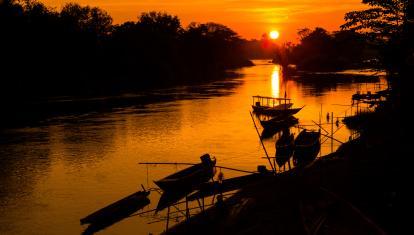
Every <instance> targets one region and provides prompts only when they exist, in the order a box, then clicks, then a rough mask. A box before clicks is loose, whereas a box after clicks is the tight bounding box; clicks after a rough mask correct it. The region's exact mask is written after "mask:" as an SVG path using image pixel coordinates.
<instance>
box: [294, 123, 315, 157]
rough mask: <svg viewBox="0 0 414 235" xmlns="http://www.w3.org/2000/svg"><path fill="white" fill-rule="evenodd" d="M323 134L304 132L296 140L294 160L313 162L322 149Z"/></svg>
mask: <svg viewBox="0 0 414 235" xmlns="http://www.w3.org/2000/svg"><path fill="white" fill-rule="evenodd" d="M320 136H321V132H320V130H319V131H309V130H306V129H304V130H302V131H301V132H300V133H299V135H298V136H297V137H296V139H295V152H294V155H293V156H294V158H295V159H296V160H297V161H298V162H301V161H312V160H313V159H315V158H316V156H317V155H318V153H319V150H320V148H321V142H320Z"/></svg>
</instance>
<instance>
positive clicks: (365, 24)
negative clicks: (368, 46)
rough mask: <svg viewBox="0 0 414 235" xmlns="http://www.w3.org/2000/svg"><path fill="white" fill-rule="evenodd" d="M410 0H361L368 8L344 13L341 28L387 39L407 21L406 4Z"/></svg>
mask: <svg viewBox="0 0 414 235" xmlns="http://www.w3.org/2000/svg"><path fill="white" fill-rule="evenodd" d="M409 1H410V0H363V1H362V2H363V3H364V4H367V5H369V6H370V8H369V9H366V10H361V11H352V12H349V13H346V14H345V20H346V23H345V24H343V25H342V26H341V28H342V29H350V30H354V31H363V32H365V33H366V34H368V35H369V36H371V37H373V38H380V39H387V38H389V37H390V36H391V35H392V34H395V33H400V32H401V30H402V25H404V24H405V23H406V22H407V6H408V3H409Z"/></svg>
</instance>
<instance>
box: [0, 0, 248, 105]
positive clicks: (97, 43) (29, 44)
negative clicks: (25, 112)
mask: <svg viewBox="0 0 414 235" xmlns="http://www.w3.org/2000/svg"><path fill="white" fill-rule="evenodd" d="M0 34H1V35H2V36H1V37H0V46H1V48H2V56H1V57H0V63H1V65H2V75H3V76H2V77H3V79H2V80H1V81H0V93H1V95H2V96H13V97H18V98H21V99H25V97H32V96H49V95H75V94H82V95H85V94H91V93H97V92H99V93H108V92H114V91H115V92H120V91H123V90H141V89H147V88H149V87H155V86H158V87H159V86H169V85H175V84H181V83H189V82H200V81H205V80H206V79H212V78H214V77H217V76H222V75H223V74H224V73H225V70H226V69H228V68H233V67H240V66H244V65H247V64H248V63H247V59H246V57H244V56H243V53H242V51H241V48H240V43H241V41H242V40H241V39H240V38H239V36H238V35H237V33H235V32H234V31H232V30H231V29H229V28H228V27H226V26H224V25H220V24H216V23H206V24H196V23H192V24H190V25H189V26H188V27H186V28H183V27H182V26H181V22H180V20H179V19H178V17H177V16H173V15H169V14H167V13H161V12H146V13H142V14H141V15H139V16H138V20H137V21H130V22H125V23H123V24H120V25H113V24H112V18H111V16H110V15H109V14H108V13H107V12H105V11H104V10H102V9H99V8H96V7H90V6H81V5H79V4H77V3H68V4H66V5H64V7H63V8H62V10H61V11H56V10H55V9H51V8H49V7H47V6H45V5H44V4H43V3H41V2H39V1H35V0H23V1H14V0H3V1H1V2H0Z"/></svg>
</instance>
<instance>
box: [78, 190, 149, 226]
mask: <svg viewBox="0 0 414 235" xmlns="http://www.w3.org/2000/svg"><path fill="white" fill-rule="evenodd" d="M149 194H150V192H149V191H139V192H136V193H133V194H131V195H129V196H127V197H125V198H123V199H121V200H119V201H117V202H114V203H112V204H111V205H109V206H107V207H104V208H102V209H100V210H98V211H96V212H94V213H92V214H90V215H88V216H86V217H85V218H83V219H81V220H80V223H81V224H91V225H90V226H89V227H88V228H87V230H86V231H85V233H86V234H92V233H94V232H97V231H99V230H101V229H103V228H106V227H108V226H110V225H112V224H114V223H116V222H118V221H120V220H122V219H124V218H126V217H128V216H129V215H131V214H132V213H134V212H136V211H137V210H140V209H142V208H143V207H144V206H146V205H148V204H149V203H150V200H149V199H148V197H147V196H148V195H149Z"/></svg>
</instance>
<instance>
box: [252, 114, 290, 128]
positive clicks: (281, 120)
mask: <svg viewBox="0 0 414 235" xmlns="http://www.w3.org/2000/svg"><path fill="white" fill-rule="evenodd" d="M260 124H261V125H262V127H263V128H264V129H278V130H282V129H284V128H288V127H291V126H293V125H295V124H298V119H297V118H295V117H293V116H290V115H288V116H284V115H282V116H276V117H273V118H271V119H269V120H260Z"/></svg>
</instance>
